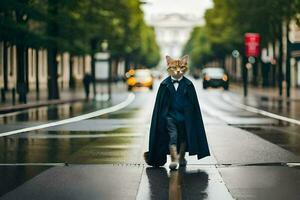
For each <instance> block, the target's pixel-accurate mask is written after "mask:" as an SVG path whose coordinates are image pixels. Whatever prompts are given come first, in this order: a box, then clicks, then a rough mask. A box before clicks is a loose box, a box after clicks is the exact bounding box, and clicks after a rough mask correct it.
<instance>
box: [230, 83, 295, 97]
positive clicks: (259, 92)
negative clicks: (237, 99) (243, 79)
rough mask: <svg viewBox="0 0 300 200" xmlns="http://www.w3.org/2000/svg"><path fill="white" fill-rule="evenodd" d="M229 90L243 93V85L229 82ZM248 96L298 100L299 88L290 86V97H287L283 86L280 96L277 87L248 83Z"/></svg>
mask: <svg viewBox="0 0 300 200" xmlns="http://www.w3.org/2000/svg"><path fill="white" fill-rule="evenodd" d="M230 90H231V91H233V92H237V93H239V94H241V95H243V85H242V84H241V83H231V85H230ZM248 96H254V97H256V98H259V99H261V100H273V101H279V100H283V101H300V89H299V88H291V91H290V98H287V97H286V89H285V88H283V90H282V97H280V96H279V88H278V87H269V88H262V87H253V86H251V85H249V86H248Z"/></svg>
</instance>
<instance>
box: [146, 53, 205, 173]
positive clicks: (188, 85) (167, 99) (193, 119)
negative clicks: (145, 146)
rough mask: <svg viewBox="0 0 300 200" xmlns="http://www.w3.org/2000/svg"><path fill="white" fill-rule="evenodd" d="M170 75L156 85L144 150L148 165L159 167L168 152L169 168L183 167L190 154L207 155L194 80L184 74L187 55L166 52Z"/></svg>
mask: <svg viewBox="0 0 300 200" xmlns="http://www.w3.org/2000/svg"><path fill="white" fill-rule="evenodd" d="M166 59H167V71H168V74H169V76H168V77H167V78H166V79H164V80H163V81H162V82H161V84H160V86H159V89H158V93H157V96H156V101H155V105H154V110H153V114H152V120H151V127H150V137H149V151H148V152H145V153H144V158H145V161H146V163H147V164H148V165H151V166H154V167H159V166H162V165H164V164H165V163H166V160H167V159H166V157H167V154H170V156H171V163H170V165H169V168H170V169H171V170H174V169H177V168H178V166H181V167H185V166H186V165H187V160H186V159H185V154H186V152H189V155H197V157H198V159H201V158H203V157H206V156H209V155H210V153H209V148H208V144H207V139H206V133H205V129H204V124H203V120H202V115H201V111H200V106H199V102H198V98H197V94H196V91H195V88H194V85H193V83H192V82H191V81H190V80H189V79H188V78H186V77H185V76H184V73H185V72H186V71H187V69H188V56H187V55H186V56H184V57H182V58H181V59H172V58H171V57H170V56H166Z"/></svg>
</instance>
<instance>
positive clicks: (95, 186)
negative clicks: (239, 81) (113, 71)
mask: <svg viewBox="0 0 300 200" xmlns="http://www.w3.org/2000/svg"><path fill="white" fill-rule="evenodd" d="M194 84H195V86H196V89H197V93H198V98H199V102H200V106H201V108H202V113H203V118H204V123H205V128H206V132H207V138H208V143H209V148H210V151H211V154H212V155H211V156H210V157H206V158H204V159H201V160H197V159H196V158H195V157H194V156H188V155H187V159H188V165H187V167H186V168H182V169H180V170H177V171H170V170H169V169H168V163H169V162H170V161H169V160H168V162H167V164H166V165H165V166H163V167H161V168H151V167H149V166H147V165H146V164H145V162H144V161H143V152H145V151H146V150H147V149H148V137H149V135H148V133H149V127H150V119H151V114H152V109H153V104H154V100H155V94H156V92H155V91H154V92H152V91H147V90H146V91H143V90H140V91H134V95H135V99H134V101H133V102H132V103H131V104H130V105H128V106H127V107H126V108H124V109H121V110H118V111H115V112H111V113H107V114H103V115H99V116H97V117H94V118H92V119H85V120H82V121H79V122H76V123H69V124H65V125H60V126H53V127H48V128H47V129H41V130H37V131H31V132H24V133H20V134H16V135H11V136H8V137H2V138H0V152H1V153H0V163H2V164H0V180H1V181H0V184H1V185H0V186H1V187H0V192H1V194H2V195H3V196H1V198H0V199H56V200H58V199H142V200H144V199H145V200H147V199H155V200H156V199H213V200H227V199H251V200H253V199H258V200H260V199H262V200H265V199H275V200H276V199H292V200H293V199H299V196H300V191H299V189H298V186H299V184H300V170H299V169H300V168H299V163H300V157H299V155H300V151H297V149H293V148H292V147H293V145H295V142H296V141H297V140H298V139H297V138H298V135H299V134H298V132H299V130H300V128H299V126H291V125H284V126H282V125H281V123H282V122H281V121H280V120H277V119H273V118H270V117H266V116H262V115H259V114H257V113H253V112H250V111H247V110H243V109H241V108H239V107H237V106H235V105H234V101H232V102H228V101H225V100H224V99H223V96H224V95H230V97H232V98H235V97H236V96H235V95H237V94H236V93H231V92H230V91H229V92H227V91H223V90H207V91H204V90H201V85H200V82H198V81H195V82H194ZM127 95H129V94H128V93H127V92H124V93H118V94H116V95H115V96H114V97H113V103H112V104H110V105H108V107H110V106H114V105H117V104H119V103H121V102H122V101H124V99H126V96H127ZM82 106H83V105H82ZM82 106H81V107H82ZM93 106H95V105H93ZM91 108H93V109H96V108H97V109H103V108H102V107H91ZM91 108H89V109H91ZM82 112H83V113H85V112H88V111H87V110H84V111H82ZM59 113H60V114H57V115H55V116H56V117H57V118H56V120H57V119H58V118H60V117H59V116H60V115H64V114H65V112H59ZM62 113H64V114H62ZM10 118H11V117H10ZM43 121H45V122H47V121H48V119H47V118H45V119H43V120H42V122H43ZM0 122H1V120H0ZM40 122H41V121H40V120H39V119H36V121H34V120H25V121H24V120H23V121H18V120H17V118H16V121H14V122H13V123H12V122H11V123H4V122H3V124H2V125H1V128H7V130H8V126H11V125H12V124H14V126H13V127H15V128H17V125H20V123H21V124H22V125H23V126H34V125H35V124H32V123H40ZM245 127H246V128H245ZM247 127H252V128H254V130H255V131H253V130H249V129H247ZM260 127H263V128H262V130H268V129H266V128H265V127H268V128H269V130H272V131H266V132H262V130H261V129H259V128H260ZM282 129H284V130H290V133H287V132H285V133H282V135H284V139H283V138H278V136H279V135H280V134H279V133H278V130H282ZM272 133H273V135H271V136H270V134H272ZM266 135H268V137H266ZM283 142H284V145H282V144H283ZM8 186H9V187H8ZM3 188H5V189H3Z"/></svg>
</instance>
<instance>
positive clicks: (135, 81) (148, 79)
mask: <svg viewBox="0 0 300 200" xmlns="http://www.w3.org/2000/svg"><path fill="white" fill-rule="evenodd" d="M126 76H127V77H128V79H127V86H128V90H132V88H134V87H148V88H149V89H150V90H152V89H153V77H152V74H151V70H149V69H136V70H131V72H130V73H129V76H128V75H126Z"/></svg>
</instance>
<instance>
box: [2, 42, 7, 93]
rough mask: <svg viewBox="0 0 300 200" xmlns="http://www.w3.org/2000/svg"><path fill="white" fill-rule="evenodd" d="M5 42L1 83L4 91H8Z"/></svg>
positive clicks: (5, 43) (5, 45)
mask: <svg viewBox="0 0 300 200" xmlns="http://www.w3.org/2000/svg"><path fill="white" fill-rule="evenodd" d="M7 47H8V45H7V42H6V41H4V42H3V83H4V90H5V91H7V90H8V66H7Z"/></svg>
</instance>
